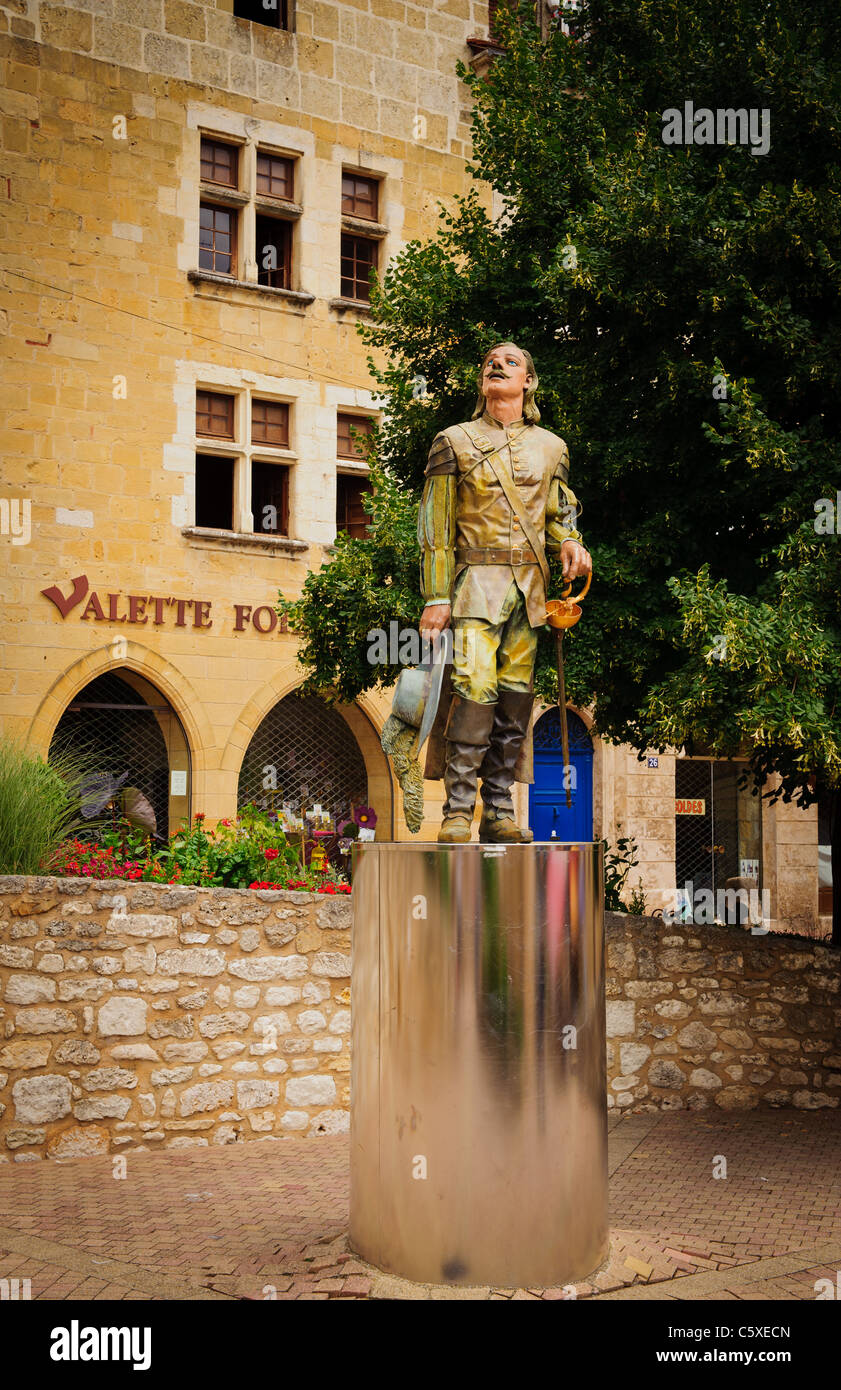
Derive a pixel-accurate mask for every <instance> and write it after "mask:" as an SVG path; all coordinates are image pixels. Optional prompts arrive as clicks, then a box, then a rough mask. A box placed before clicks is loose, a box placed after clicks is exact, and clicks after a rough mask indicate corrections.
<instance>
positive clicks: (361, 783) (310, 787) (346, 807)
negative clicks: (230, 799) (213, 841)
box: [237, 691, 368, 822]
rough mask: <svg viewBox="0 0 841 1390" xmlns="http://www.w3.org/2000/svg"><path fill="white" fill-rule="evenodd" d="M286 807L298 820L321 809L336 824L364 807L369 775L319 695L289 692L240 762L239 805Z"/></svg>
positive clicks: (349, 733) (346, 733)
mask: <svg viewBox="0 0 841 1390" xmlns="http://www.w3.org/2000/svg"><path fill="white" fill-rule="evenodd" d="M251 801H253V802H255V803H256V804H257V805H258V806H260V807H261V808H263V809H265V810H271V811H275V810H277V811H279V810H280V809H281V808H282V807H283V806H288V807H289V809H290V810H292V811H294V812H295V814H296V815H300V814H301V813H302V810H310V809H311V808H312V807H313V806H316V805H319V806H321V807H322V809H323V810H324V811H328V812H329V813H330V815H331V816H332V818H333V820H334V821H335V822H339V821H341V820H344V819H346V818H347V817H348V816H349V815H350V814H351V809H352V808H353V807H354V806H367V804H368V773H367V769H366V767H365V759H364V758H363V756H362V752H361V750H360V747H359V744H358V743H357V741H356V739H355V737H354V735H353V733H352V731H351V729H350V727H349V725H348V723H347V721H346V720H345V719H344V718H343V717H342V715H341V714H340V713H339V712H338V710H336V709H333V708H331V706H330V705H328V704H327V703H326V702H325V701H324V700H322V699H321V698H320V696H318V695H301V694H299V693H298V692H297V691H293V692H292V694H291V695H286V696H284V698H283V699H282V700H279V701H278V703H277V704H276V705H274V706H273V708H272V709H270V710H269V712H268V714H267V715H266V716H265V718H264V719H263V720H262V722H261V723H260V725H259V726H258V728H257V729H256V730H255V732H254V735H253V737H252V739H251V742H250V743H249V745H248V748H247V750H246V753H245V757H244V758H243V760H242V767H241V768H240V774H239V787H238V791H237V805H238V806H244V805H246V804H247V803H248V802H251Z"/></svg>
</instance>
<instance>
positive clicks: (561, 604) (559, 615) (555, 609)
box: [546, 574, 593, 811]
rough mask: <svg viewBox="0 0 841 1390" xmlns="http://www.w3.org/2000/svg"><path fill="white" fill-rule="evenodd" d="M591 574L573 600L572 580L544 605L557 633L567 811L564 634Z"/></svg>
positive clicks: (576, 613)
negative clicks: (558, 594)
mask: <svg viewBox="0 0 841 1390" xmlns="http://www.w3.org/2000/svg"><path fill="white" fill-rule="evenodd" d="M592 577H593V576H592V574H588V575H587V578H586V580H585V582H584V588H583V589H582V590H581V592H580V594H576V595H575V598H570V594H571V592H572V580H570V581H569V583H568V584H567V585H566V587H565V588H564V589H563V590H562V592H561V597H560V598H553V599H550V600H549V602H548V603H547V604H546V621H547V623H548V624H549V626H550V627H553V628H554V629H555V631H556V633H557V640H558V655H557V659H558V715H559V717H560V721H561V748H562V749H563V758H564V785H565V787H566V794H567V795H566V800H567V810H568V811H571V810H572V791H571V788H570V784H569V782H570V778H569V773H570V767H569V724H568V721H567V689H566V680H565V678H564V633H565V632H566V631H567V630H568V628H571V627H575V624H576V623H577V622H578V619H579V618H580V617H581V609H580V608H579V603H580V602H581V600H582V599H583V598H584V597H585V596H586V594H587V590H588V589H589V587H590V580H591V579H592Z"/></svg>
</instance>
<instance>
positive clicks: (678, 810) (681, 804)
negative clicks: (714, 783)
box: [675, 796, 707, 816]
mask: <svg viewBox="0 0 841 1390" xmlns="http://www.w3.org/2000/svg"><path fill="white" fill-rule="evenodd" d="M706 814H707V803H706V801H701V800H698V799H697V798H693V797H688V796H677V797H675V815H676V816H705V815H706Z"/></svg>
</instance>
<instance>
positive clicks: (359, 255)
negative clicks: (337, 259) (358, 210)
mask: <svg viewBox="0 0 841 1390" xmlns="http://www.w3.org/2000/svg"><path fill="white" fill-rule="evenodd" d="M376 266H377V243H376V241H370V240H369V239H368V237H362V236H351V235H350V233H349V232H343V233H342V264H341V276H342V280H341V293H342V295H343V297H344V298H345V299H358V300H361V301H362V302H363V303H366V304H367V303H370V299H371V282H370V279H369V276H370V274H371V271H372V270H375V269H376Z"/></svg>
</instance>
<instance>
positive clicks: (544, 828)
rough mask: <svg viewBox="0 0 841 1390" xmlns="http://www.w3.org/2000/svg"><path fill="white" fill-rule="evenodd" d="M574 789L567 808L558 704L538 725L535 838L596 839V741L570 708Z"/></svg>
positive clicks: (532, 798)
mask: <svg viewBox="0 0 841 1390" xmlns="http://www.w3.org/2000/svg"><path fill="white" fill-rule="evenodd" d="M567 718H568V723H569V761H570V767H571V769H572V772H571V774H570V783H571V786H570V791H571V792H572V807H571V808H570V807H567V802H566V788H565V786H564V755H563V751H562V749H561V720H560V715H559V713H558V710H557V707H555V708H554V709H550V710H547V711H546V713H545V714H544V715H541V717H540V719H538V721H537V723H536V724H535V726H534V782H533V783H532V785H531V786H530V787H529V825H530V826H531V828H532V830H533V831H534V838H535V840H551V839H552V838H553V832H554V835H555V837H556V838H557V839H559V840H568V841H570V840H579V841H580V840H592V838H593V743H592V739H591V738H590V735H589V734H588V732H587V726H586V725H585V723H584V721H583V719H581V718H580V717H579V716H578V715H577V714H574V713H573V712H572V710H567Z"/></svg>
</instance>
